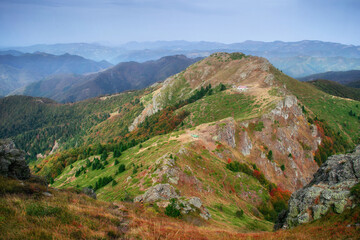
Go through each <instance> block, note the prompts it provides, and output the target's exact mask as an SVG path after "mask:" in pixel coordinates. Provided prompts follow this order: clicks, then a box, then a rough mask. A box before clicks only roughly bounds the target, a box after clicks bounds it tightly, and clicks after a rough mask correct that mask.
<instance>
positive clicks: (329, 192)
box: [275, 145, 360, 229]
mask: <svg viewBox="0 0 360 240" xmlns="http://www.w3.org/2000/svg"><path fill="white" fill-rule="evenodd" d="M359 174H360V145H359V146H357V147H356V149H355V151H354V152H352V153H349V154H345V155H344V154H342V155H334V156H331V157H329V158H328V160H327V161H326V162H325V163H324V164H323V165H322V166H321V167H320V168H319V170H318V171H317V172H316V173H315V174H314V178H313V180H312V181H311V182H310V183H309V184H308V185H306V186H305V187H303V188H302V189H300V190H298V191H296V192H294V193H293V194H292V195H291V198H290V200H289V210H288V211H287V213H286V214H283V215H282V216H281V219H278V221H279V223H278V224H276V226H275V228H276V229H278V228H291V227H294V226H296V225H299V224H302V223H306V222H309V221H312V220H317V219H319V218H321V217H322V216H323V215H325V214H326V213H327V212H328V211H329V210H330V209H332V210H333V211H334V212H336V213H342V212H343V211H344V209H345V208H347V207H351V206H352V197H351V195H350V189H351V187H352V186H354V185H355V184H357V183H358V182H359V180H360V178H359V177H360V176H359ZM284 216H285V217H284Z"/></svg>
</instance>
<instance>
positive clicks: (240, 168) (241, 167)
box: [226, 162, 252, 176]
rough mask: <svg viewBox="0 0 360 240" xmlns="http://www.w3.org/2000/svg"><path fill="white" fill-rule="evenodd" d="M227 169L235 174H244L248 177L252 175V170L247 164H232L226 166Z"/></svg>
mask: <svg viewBox="0 0 360 240" xmlns="http://www.w3.org/2000/svg"><path fill="white" fill-rule="evenodd" d="M226 168H227V169H229V170H230V171H233V172H243V173H245V174H248V175H250V176H251V175H252V171H251V169H250V168H249V167H248V165H246V164H245V163H239V162H231V163H228V164H226Z"/></svg>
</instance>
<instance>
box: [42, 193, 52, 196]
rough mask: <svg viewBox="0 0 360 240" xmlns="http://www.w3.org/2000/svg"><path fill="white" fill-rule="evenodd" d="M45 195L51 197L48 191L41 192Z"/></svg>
mask: <svg viewBox="0 0 360 240" xmlns="http://www.w3.org/2000/svg"><path fill="white" fill-rule="evenodd" d="M42 194H43V195H44V196H45V197H52V194H51V193H49V192H43V193H42Z"/></svg>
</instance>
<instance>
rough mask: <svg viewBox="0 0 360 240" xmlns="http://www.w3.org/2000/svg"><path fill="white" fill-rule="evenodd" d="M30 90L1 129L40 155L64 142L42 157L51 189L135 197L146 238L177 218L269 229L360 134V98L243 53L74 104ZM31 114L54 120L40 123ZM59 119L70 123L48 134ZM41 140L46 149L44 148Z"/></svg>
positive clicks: (35, 165)
mask: <svg viewBox="0 0 360 240" xmlns="http://www.w3.org/2000/svg"><path fill="white" fill-rule="evenodd" d="M23 98H24V97H20V96H17V97H13V99H11V98H4V99H1V101H2V103H3V105H2V106H4V107H5V106H8V107H9V108H7V110H5V111H4V113H14V115H11V114H10V115H4V114H0V116H6V119H5V121H4V122H6V124H4V128H3V129H8V128H9V127H10V129H11V131H9V132H5V134H4V135H3V136H2V137H7V136H8V135H10V134H13V136H15V140H16V141H18V142H20V143H22V144H24V143H25V144H24V146H26V147H27V151H32V152H33V153H34V154H36V153H39V152H41V153H43V154H48V153H49V152H50V150H51V148H52V147H53V146H54V145H56V144H54V143H51V141H54V140H56V141H57V143H58V147H59V148H58V149H57V150H56V149H54V151H53V152H52V154H49V155H48V156H46V157H44V158H38V159H37V160H36V161H33V162H31V168H32V171H33V173H35V174H38V175H41V176H44V177H45V178H46V179H48V181H49V182H50V183H51V187H56V188H59V189H66V188H76V189H82V188H84V187H91V188H92V189H94V190H95V191H96V194H97V197H98V199H100V200H105V201H109V202H117V201H133V202H135V203H134V204H135V205H128V209H134V210H133V212H132V213H131V215H132V216H133V219H134V222H135V223H136V224H138V225H136V226H135V229H138V230H139V229H143V230H144V229H145V230H144V233H143V234H150V233H148V232H149V230H148V226H149V224H150V226H149V227H151V226H153V225H152V224H151V223H150V222H153V221H155V222H157V221H160V222H161V221H168V220H167V219H171V220H170V226H169V227H167V228H166V229H167V231H169V232H172V230H171V229H173V228H175V227H176V226H178V225H177V224H190V225H189V226H193V225H197V226H208V227H209V229H210V228H211V229H221V231H224V233H223V234H225V235H224V236H228V235H227V234H230V236H232V234H235V235H234V236H236V237H238V236H239V235H236V234H237V233H234V231H237V232H249V231H252V232H254V231H256V232H258V231H270V230H271V229H272V228H273V225H274V221H275V220H276V218H277V215H278V214H279V213H280V212H281V211H282V210H285V209H287V205H286V203H287V201H288V199H289V198H290V194H291V192H293V191H295V190H297V189H300V188H301V187H303V186H305V185H306V184H307V183H308V182H309V181H310V180H311V179H312V175H313V173H315V172H316V170H317V169H318V166H319V165H321V164H322V163H323V162H325V161H326V159H327V157H328V156H329V155H332V154H335V153H340V152H345V151H346V150H348V149H350V148H352V147H353V146H354V144H355V143H357V142H359V137H360V133H359V131H358V129H359V128H360V121H359V120H358V118H357V117H354V116H353V115H350V114H349V112H350V110H352V112H355V113H356V116H358V113H359V110H358V109H359V108H358V107H356V106H357V105H358V103H359V102H358V101H352V100H348V99H342V98H338V97H336V98H335V97H333V96H331V95H328V94H326V93H324V92H322V91H319V90H317V89H316V88H315V87H313V86H311V85H310V84H307V83H303V82H299V81H297V80H295V79H292V78H290V77H288V76H286V75H285V74H283V73H282V72H280V71H279V70H277V69H276V68H275V67H273V66H272V65H271V64H270V63H269V62H268V61H267V60H266V59H264V58H259V57H254V56H248V55H244V54H242V53H232V54H228V53H216V54H212V55H211V56H210V57H208V58H205V59H203V60H201V61H199V62H196V63H194V64H193V65H191V66H189V67H188V68H187V69H186V70H184V71H182V72H180V73H178V74H176V75H174V76H171V77H169V78H167V79H166V80H165V81H164V82H163V83H160V84H158V85H157V86H156V87H153V88H148V89H145V90H141V91H134V92H127V93H122V94H117V95H110V96H105V97H101V98H95V99H89V100H86V101H82V102H78V103H74V104H57V103H54V102H52V101H51V100H46V99H39V98H30V97H28V98H25V99H23ZM16 99H18V100H16ZM40 100H41V101H40ZM7 101H9V102H7ZM27 101H29V102H31V104H29V105H27V104H26V102H27ZM11 102H12V105H10V104H9V103H11ZM19 106H23V108H20V107H19ZM4 107H1V108H0V109H3V108H4ZM9 109H11V111H10V110H9ZM15 110H16V111H15ZM34 110H35V111H34ZM22 112H24V114H22ZM35 113H36V114H35ZM26 114H29V115H30V116H33V117H34V118H37V119H41V117H42V116H47V117H46V118H44V120H43V121H42V122H39V124H38V125H37V129H31V128H30V127H28V126H27V125H26V124H31V123H32V120H31V119H32V118H29V117H26V118H25V117H24V116H26ZM56 114H58V115H56ZM94 115H96V116H99V117H98V118H96V119H94V120H92V121H90V119H91V117H94ZM52 116H55V118H54V119H52ZM10 119H11V122H10V121H9V120H10ZM55 119H56V121H55ZM16 121H19V123H18V124H16V125H15V124H14V125H12V123H13V122H16ZM57 121H58V122H57ZM1 122H3V121H1ZM53 123H55V124H53ZM61 123H63V124H61ZM51 125H55V126H57V128H56V129H59V131H58V132H57V135H56V136H55V137H53V138H51V140H50V141H48V139H49V138H48V137H47V136H49V135H50V134H52V133H51V132H50V131H46V129H47V128H48V127H49V126H51ZM65 126H66V127H69V128H70V127H71V130H66V129H65V130H66V131H67V132H65V131H64V130H63V129H61V127H65ZM18 128H19V129H21V128H23V129H24V130H22V131H18V130H17V129H18ZM27 132H28V133H29V135H28V136H29V137H28V138H25V137H24V136H27V135H25V134H24V133H27ZM25 139H27V140H26V141H25ZM29 142H31V143H33V145H29V144H28V143H29ZM39 142H45V143H46V144H44V145H45V146H46V147H47V148H45V147H44V148H43V150H41V151H39V149H37V148H36V147H35V146H36V145H35V143H39ZM34 154H33V155H34ZM32 159H33V160H35V159H34V158H32ZM139 205H140V207H139ZM131 206H133V207H131ZM175 209H178V211H176V210H175ZM139 212H140V214H141V216H140V215H139ZM166 215H167V216H174V217H177V218H174V219H173V218H169V217H166ZM191 224H192V225H191ZM140 225H142V226H143V228H141V227H139V226H140ZM186 226H188V225H186ZM191 231H195V232H196V234H206V230H201V228H195V230H191ZM202 231H205V232H202ZM219 231H220V230H219ZM199 232H200V233H199ZM225 232H226V233H225ZM229 232H230V233H229ZM153 234H158V233H157V231H156V233H153ZM169 234H170V233H169ZM171 234H173V233H171ZM141 236H142V237H143V238H146V236H148V237H150V236H152V235H151V234H150V235H141ZM201 236H203V235H201ZM265 236H266V235H265Z"/></svg>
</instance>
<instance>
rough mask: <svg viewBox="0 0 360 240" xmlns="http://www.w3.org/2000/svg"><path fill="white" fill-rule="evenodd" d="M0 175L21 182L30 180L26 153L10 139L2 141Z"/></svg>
mask: <svg viewBox="0 0 360 240" xmlns="http://www.w3.org/2000/svg"><path fill="white" fill-rule="evenodd" d="M0 175H2V176H5V177H12V178H17V179H21V180H25V179H28V178H30V169H29V166H28V165H27V163H26V161H25V153H24V152H23V151H21V150H19V149H17V148H15V144H14V142H13V141H12V140H10V139H0Z"/></svg>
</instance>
